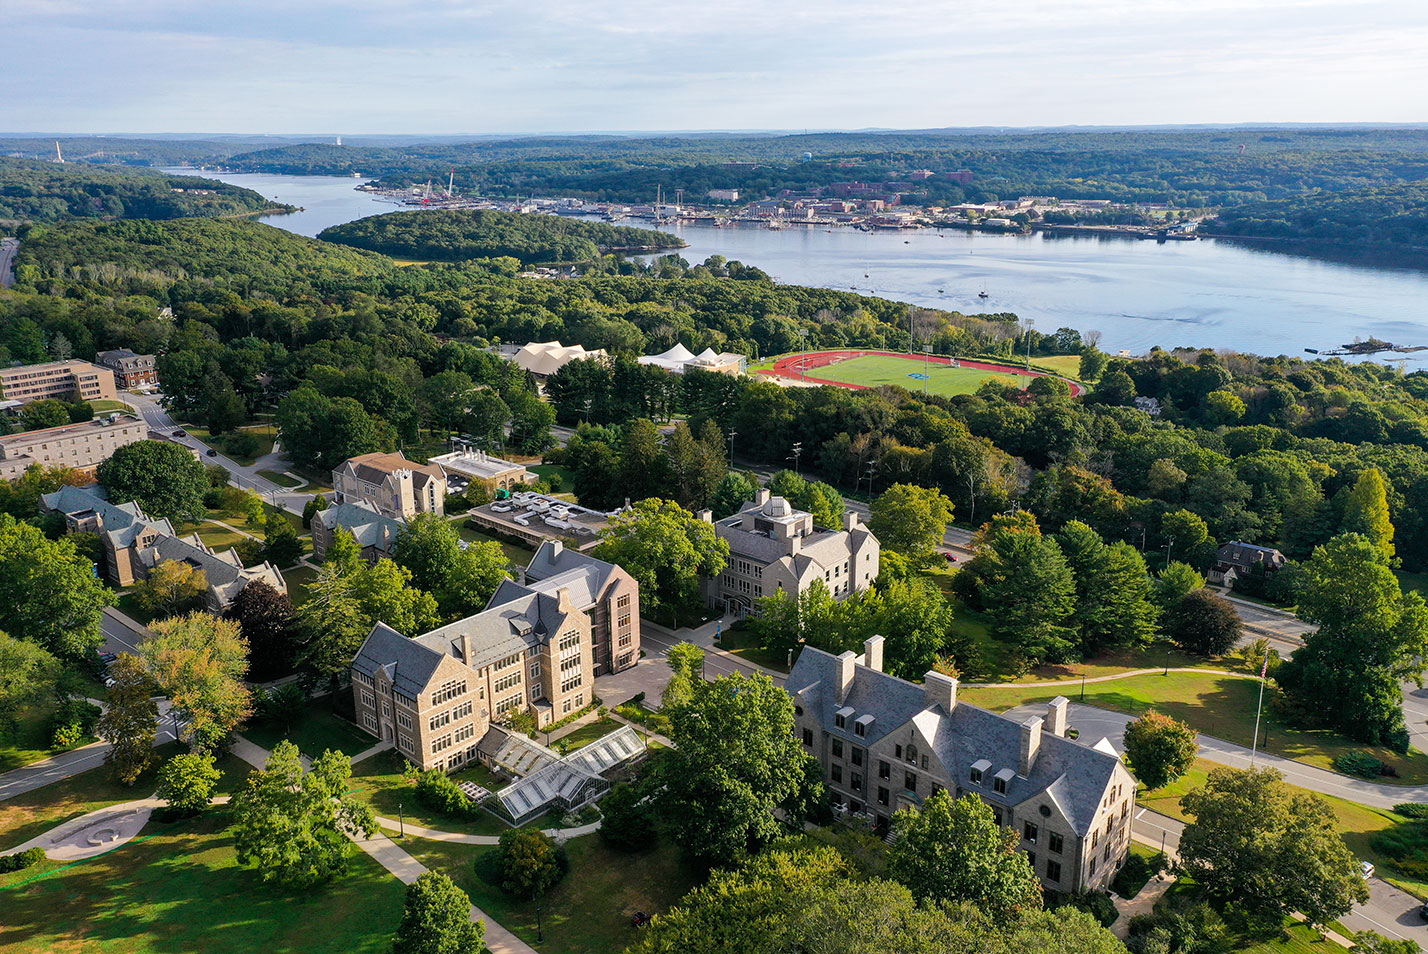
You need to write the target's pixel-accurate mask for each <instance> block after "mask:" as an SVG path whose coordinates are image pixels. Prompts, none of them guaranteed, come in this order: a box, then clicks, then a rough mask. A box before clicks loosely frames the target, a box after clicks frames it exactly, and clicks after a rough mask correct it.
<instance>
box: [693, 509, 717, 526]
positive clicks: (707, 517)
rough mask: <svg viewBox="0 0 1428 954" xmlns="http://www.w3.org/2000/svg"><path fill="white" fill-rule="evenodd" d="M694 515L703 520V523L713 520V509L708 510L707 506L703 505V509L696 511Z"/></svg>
mask: <svg viewBox="0 0 1428 954" xmlns="http://www.w3.org/2000/svg"><path fill="white" fill-rule="evenodd" d="M695 516H696V517H698V518H699V519H700V520H703V521H704V522H705V523H713V522H714V511H712V510H710V509H709V508H708V507H705V508H704V509H703V510H701V511H699V512H698V513H696V514H695Z"/></svg>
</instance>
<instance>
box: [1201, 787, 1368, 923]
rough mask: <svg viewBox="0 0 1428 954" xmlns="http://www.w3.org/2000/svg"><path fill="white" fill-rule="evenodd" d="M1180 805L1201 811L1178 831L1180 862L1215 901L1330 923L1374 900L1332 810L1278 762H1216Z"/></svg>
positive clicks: (1266, 917)
mask: <svg viewBox="0 0 1428 954" xmlns="http://www.w3.org/2000/svg"><path fill="white" fill-rule="evenodd" d="M1180 805H1181V807H1182V808H1184V809H1185V812H1186V813H1187V814H1189V815H1192V816H1193V817H1194V819H1195V820H1194V821H1193V822H1191V823H1190V824H1189V825H1188V826H1187V827H1186V828H1185V831H1184V832H1183V833H1182V834H1181V836H1180V865H1181V867H1182V869H1183V870H1184V871H1185V873H1186V874H1188V875H1189V876H1190V877H1192V878H1194V879H1195V881H1196V883H1198V884H1201V885H1204V887H1205V891H1206V893H1207V894H1208V895H1209V897H1210V899H1211V901H1212V902H1214V903H1217V904H1219V905H1221V906H1223V905H1227V904H1230V903H1232V902H1233V903H1234V904H1235V905H1236V906H1237V907H1238V908H1239V909H1240V910H1242V911H1243V912H1244V913H1245V914H1247V915H1248V916H1249V917H1251V918H1253V919H1255V920H1257V921H1259V922H1260V923H1262V924H1263V925H1264V926H1265V927H1266V928H1273V929H1278V928H1279V926H1280V925H1282V924H1283V923H1284V918H1285V917H1286V916H1287V915H1288V914H1289V913H1290V912H1292V911H1299V912H1300V913H1302V914H1303V915H1304V916H1305V917H1306V918H1307V919H1308V921H1309V923H1310V924H1313V925H1324V924H1328V923H1329V922H1330V921H1332V920H1334V919H1335V918H1337V917H1339V916H1340V915H1343V914H1347V913H1348V912H1349V910H1350V909H1351V908H1352V907H1353V906H1354V905H1355V904H1362V903H1363V902H1365V901H1367V900H1368V894H1369V892H1368V886H1367V885H1366V884H1365V883H1364V879H1363V877H1362V876H1361V875H1360V873H1359V863H1358V861H1357V859H1355V858H1354V856H1353V853H1352V852H1350V851H1349V849H1348V847H1347V846H1346V845H1345V844H1344V840H1343V838H1341V837H1340V836H1339V834H1338V831H1337V830H1336V821H1335V815H1334V810H1333V809H1332V808H1331V807H1330V806H1329V803H1328V802H1326V801H1324V799H1322V798H1320V797H1319V796H1318V795H1315V794H1313V793H1311V792H1304V791H1298V790H1293V789H1290V788H1289V786H1287V785H1285V784H1284V776H1283V775H1281V774H1280V773H1279V772H1278V771H1276V770H1275V769H1249V770H1247V771H1242V770H1238V769H1230V768H1216V769H1213V770H1211V772H1210V776H1209V778H1208V779H1207V780H1206V782H1205V785H1204V787H1203V788H1198V789H1195V790H1193V791H1191V792H1189V793H1188V794H1186V795H1185V796H1184V797H1182V798H1181V799H1180Z"/></svg>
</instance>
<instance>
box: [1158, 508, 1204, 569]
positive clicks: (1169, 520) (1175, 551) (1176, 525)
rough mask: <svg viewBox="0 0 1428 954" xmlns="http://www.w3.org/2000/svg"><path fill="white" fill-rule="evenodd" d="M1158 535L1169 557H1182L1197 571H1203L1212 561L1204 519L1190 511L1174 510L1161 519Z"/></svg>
mask: <svg viewBox="0 0 1428 954" xmlns="http://www.w3.org/2000/svg"><path fill="white" fill-rule="evenodd" d="M1160 535H1161V537H1163V538H1164V539H1165V541H1166V543H1167V544H1168V547H1169V549H1168V553H1169V554H1170V557H1175V556H1179V557H1183V558H1184V560H1185V562H1186V563H1189V564H1190V565H1191V566H1193V567H1194V568H1195V569H1197V570H1203V569H1205V568H1206V567H1208V566H1209V565H1210V563H1211V562H1212V561H1213V556H1212V555H1211V554H1210V549H1211V547H1212V545H1213V544H1212V541H1211V540H1210V528H1209V526H1208V525H1206V523H1205V520H1204V518H1203V517H1201V516H1200V515H1199V514H1197V513H1195V512H1194V511H1192V510H1176V511H1173V512H1171V513H1167V514H1166V515H1165V516H1163V517H1161V518H1160Z"/></svg>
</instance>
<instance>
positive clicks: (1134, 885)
mask: <svg viewBox="0 0 1428 954" xmlns="http://www.w3.org/2000/svg"><path fill="white" fill-rule="evenodd" d="M1167 864H1168V859H1167V858H1166V857H1165V856H1164V855H1156V856H1155V857H1154V858H1146V857H1144V856H1142V855H1138V854H1135V853H1134V852H1132V853H1131V854H1130V855H1128V856H1127V857H1126V863H1125V864H1123V865H1121V870H1120V871H1119V872H1117V873H1116V877H1115V880H1114V881H1112V882H1111V890H1112V891H1114V892H1115V893H1116V894H1118V895H1120V896H1121V897H1123V898H1126V899H1130V898H1133V897H1135V896H1136V895H1137V894H1139V893H1140V889H1141V888H1144V887H1145V883H1146V882H1147V881H1149V880H1150V879H1151V878H1154V877H1155V876H1156V875H1157V874H1159V873H1160V872H1162V871H1164V870H1165V867H1166V865H1167Z"/></svg>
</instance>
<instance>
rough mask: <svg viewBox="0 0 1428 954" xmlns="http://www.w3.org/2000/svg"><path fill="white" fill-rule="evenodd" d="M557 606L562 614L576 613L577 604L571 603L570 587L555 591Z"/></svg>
mask: <svg viewBox="0 0 1428 954" xmlns="http://www.w3.org/2000/svg"><path fill="white" fill-rule="evenodd" d="M555 605H556V606H557V607H559V609H560V611H561V612H562V613H571V612H574V611H575V604H574V603H572V602H570V587H568V586H562V587H560V588H559V589H558V590H556V591H555Z"/></svg>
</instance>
